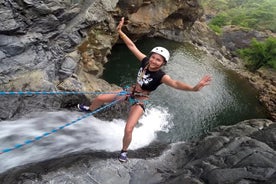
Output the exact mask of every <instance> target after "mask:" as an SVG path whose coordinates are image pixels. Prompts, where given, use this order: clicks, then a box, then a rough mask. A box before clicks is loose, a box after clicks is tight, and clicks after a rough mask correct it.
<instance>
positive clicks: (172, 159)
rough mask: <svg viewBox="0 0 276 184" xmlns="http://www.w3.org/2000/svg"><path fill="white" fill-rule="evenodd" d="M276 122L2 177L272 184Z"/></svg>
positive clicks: (90, 155) (89, 155)
mask: <svg viewBox="0 0 276 184" xmlns="http://www.w3.org/2000/svg"><path fill="white" fill-rule="evenodd" d="M275 135H276V123H275V122H272V121H270V120H263V119H253V120H247V121H243V122H240V123H238V124H236V125H233V126H221V127H218V128H216V129H215V130H213V131H212V132H209V133H208V134H207V135H205V136H202V137H201V138H199V139H198V140H195V141H193V142H189V143H184V142H179V143H175V144H171V145H168V146H166V145H160V144H158V143H153V144H152V145H151V146H149V147H148V148H144V149H139V150H135V151H130V152H129V157H130V160H129V162H127V163H124V164H122V163H120V162H119V161H118V160H117V159H116V157H117V153H108V152H106V153H105V152H86V153H76V154H73V155H68V156H65V157H64V158H57V159H54V160H49V161H45V162H41V163H33V164H29V165H26V166H21V167H19V168H16V169H11V170H10V171H8V172H6V173H3V174H2V175H0V182H1V183H60V182H63V183H83V184H85V183H105V184H111V183H112V184H117V183H118V184H128V183H131V184H138V183H148V184H152V183H166V184H167V183H169V184H178V183H192V184H205V183H206V184H207V183H208V184H234V183H235V184H236V183H248V184H259V183H260V184H261V183H262V184H264V183H265V184H272V183H275V181H276V150H275V147H276V137H275Z"/></svg>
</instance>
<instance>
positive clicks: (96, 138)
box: [0, 107, 170, 172]
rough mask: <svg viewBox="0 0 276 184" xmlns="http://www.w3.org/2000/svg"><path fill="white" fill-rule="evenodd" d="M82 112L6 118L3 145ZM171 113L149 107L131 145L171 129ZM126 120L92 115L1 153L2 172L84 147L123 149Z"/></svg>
mask: <svg viewBox="0 0 276 184" xmlns="http://www.w3.org/2000/svg"><path fill="white" fill-rule="evenodd" d="M82 115H83V113H81V112H69V111H59V112H40V113H38V112H35V113H32V114H29V115H27V116H26V117H24V118H22V119H18V120H15V121H2V122H1V129H0V149H1V150H3V149H6V148H10V147H13V146H14V145H16V144H21V143H23V142H24V141H25V140H28V139H33V138H34V137H36V136H40V135H42V134H44V133H45V132H49V131H51V130H52V129H54V128H57V127H59V126H62V125H64V124H66V123H68V122H71V121H73V120H75V119H77V118H79V117H80V116H82ZM169 120H170V115H169V114H168V112H167V111H166V109H161V108H158V107H151V108H148V109H147V110H146V112H145V114H144V115H143V116H142V118H141V119H140V121H139V123H138V125H137V127H136V128H135V130H134V132H133V139H132V140H133V141H132V143H131V145H130V149H138V148H141V147H144V146H147V145H148V144H150V143H151V142H152V141H153V140H154V139H155V138H156V132H159V131H164V132H166V131H168V128H169V126H170V125H169V124H170V122H169ZM124 126H125V120H122V119H114V120H112V121H103V120H100V119H97V118H95V117H93V116H91V117H88V118H86V119H83V120H81V121H79V122H78V123H76V124H73V125H71V126H69V127H66V128H65V129H63V130H60V131H58V132H56V133H54V134H52V135H50V136H49V137H45V138H43V139H41V140H39V141H36V142H34V143H32V144H29V145H26V146H24V147H22V148H19V149H16V150H13V151H11V152H7V153H4V154H1V155H0V172H4V171H5V170H8V169H9V168H12V167H16V166H19V165H24V164H27V163H33V162H38V161H43V160H48V159H52V158H57V157H60V156H64V155H67V154H69V153H73V152H79V151H83V150H104V151H119V150H120V149H121V146H122V137H123V132H124Z"/></svg>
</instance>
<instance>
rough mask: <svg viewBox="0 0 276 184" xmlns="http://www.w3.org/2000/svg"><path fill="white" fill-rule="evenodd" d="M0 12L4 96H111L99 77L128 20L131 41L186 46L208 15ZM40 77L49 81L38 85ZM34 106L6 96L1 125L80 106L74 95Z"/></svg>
mask: <svg viewBox="0 0 276 184" xmlns="http://www.w3.org/2000/svg"><path fill="white" fill-rule="evenodd" d="M0 5H1V6H0V12H1V18H0V19H1V21H0V25H1V26H0V27H1V28H0V60H1V62H0V84H1V87H0V90H1V91H56V90H68V91H110V90H111V89H113V87H112V86H110V85H109V84H107V83H106V82H104V81H102V80H100V79H99V76H101V75H102V72H103V69H104V67H103V65H104V64H105V63H106V62H107V56H108V55H109V54H110V50H111V48H112V46H113V45H114V44H115V43H116V42H117V39H118V36H117V33H116V26H117V23H118V20H119V19H120V18H121V17H122V16H125V17H126V19H128V23H127V25H126V28H127V30H126V32H127V34H129V35H130V36H131V37H132V38H133V39H138V38H140V37H142V36H145V35H146V36H163V37H166V38H174V39H176V40H179V38H181V40H184V39H185V38H184V37H185V35H184V33H185V32H186V31H188V29H189V28H190V27H191V25H193V23H194V21H195V20H196V19H198V17H200V16H201V15H202V12H203V10H202V9H201V8H200V7H199V5H198V3H197V1H196V0H192V1H191V0H185V1H178V0H173V1H171V0H170V1H157V0H151V1H142V0H139V1H137V0H135V1H129V0H120V1H118V0H94V1H90V0H81V1H78V0H76V1H69V0H66V1H64V0H58V1H53V0H48V1H39V2H38V1H29V0H10V1H6V0H1V1H0ZM156 15H158V16H156ZM148 17H153V19H149V18H148ZM183 35H184V36H183ZM36 75H39V77H40V79H41V81H44V82H43V83H41V84H39V83H38V82H37V80H36V79H35V77H36ZM32 81H36V82H32ZM82 98H83V97H82ZM87 98H88V99H90V100H91V98H93V97H90V96H87ZM29 99H30V98H28V97H26V96H21V97H16V98H14V97H12V98H10V97H4V96H0V100H1V101H2V102H3V103H1V104H0V109H1V112H3V113H1V114H0V119H2V120H3V119H9V118H15V117H17V116H20V114H24V113H27V112H29V111H32V109H34V108H35V109H36V110H39V109H41V110H42V109H44V110H47V109H50V108H51V107H53V108H60V107H67V108H68V107H69V106H70V104H73V103H74V102H76V97H73V96H66V97H60V96H59V97H58V96H55V97H54V96H51V97H50V96H43V97H34V96H33V97H32V99H33V100H34V101H37V102H42V101H43V103H36V105H31V104H32V103H28V101H29ZM11 101H16V103H10V102H11ZM23 102H24V104H23ZM42 104H44V105H42ZM7 109H9V110H7Z"/></svg>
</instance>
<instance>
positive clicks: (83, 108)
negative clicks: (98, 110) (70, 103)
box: [77, 104, 90, 112]
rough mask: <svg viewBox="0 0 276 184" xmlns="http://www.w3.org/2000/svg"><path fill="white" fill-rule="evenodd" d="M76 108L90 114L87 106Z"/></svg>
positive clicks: (80, 105)
mask: <svg viewBox="0 0 276 184" xmlns="http://www.w3.org/2000/svg"><path fill="white" fill-rule="evenodd" d="M77 107H78V109H79V110H80V111H84V112H90V109H89V106H86V105H82V104H78V105H77Z"/></svg>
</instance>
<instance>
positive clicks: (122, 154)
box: [118, 151, 128, 162]
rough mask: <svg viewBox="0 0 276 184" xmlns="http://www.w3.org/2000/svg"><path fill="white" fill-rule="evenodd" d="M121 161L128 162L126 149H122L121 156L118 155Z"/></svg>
mask: <svg viewBox="0 0 276 184" xmlns="http://www.w3.org/2000/svg"><path fill="white" fill-rule="evenodd" d="M118 159H119V161H120V162H127V160H128V159H127V152H126V151H121V153H120V155H119V157H118Z"/></svg>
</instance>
